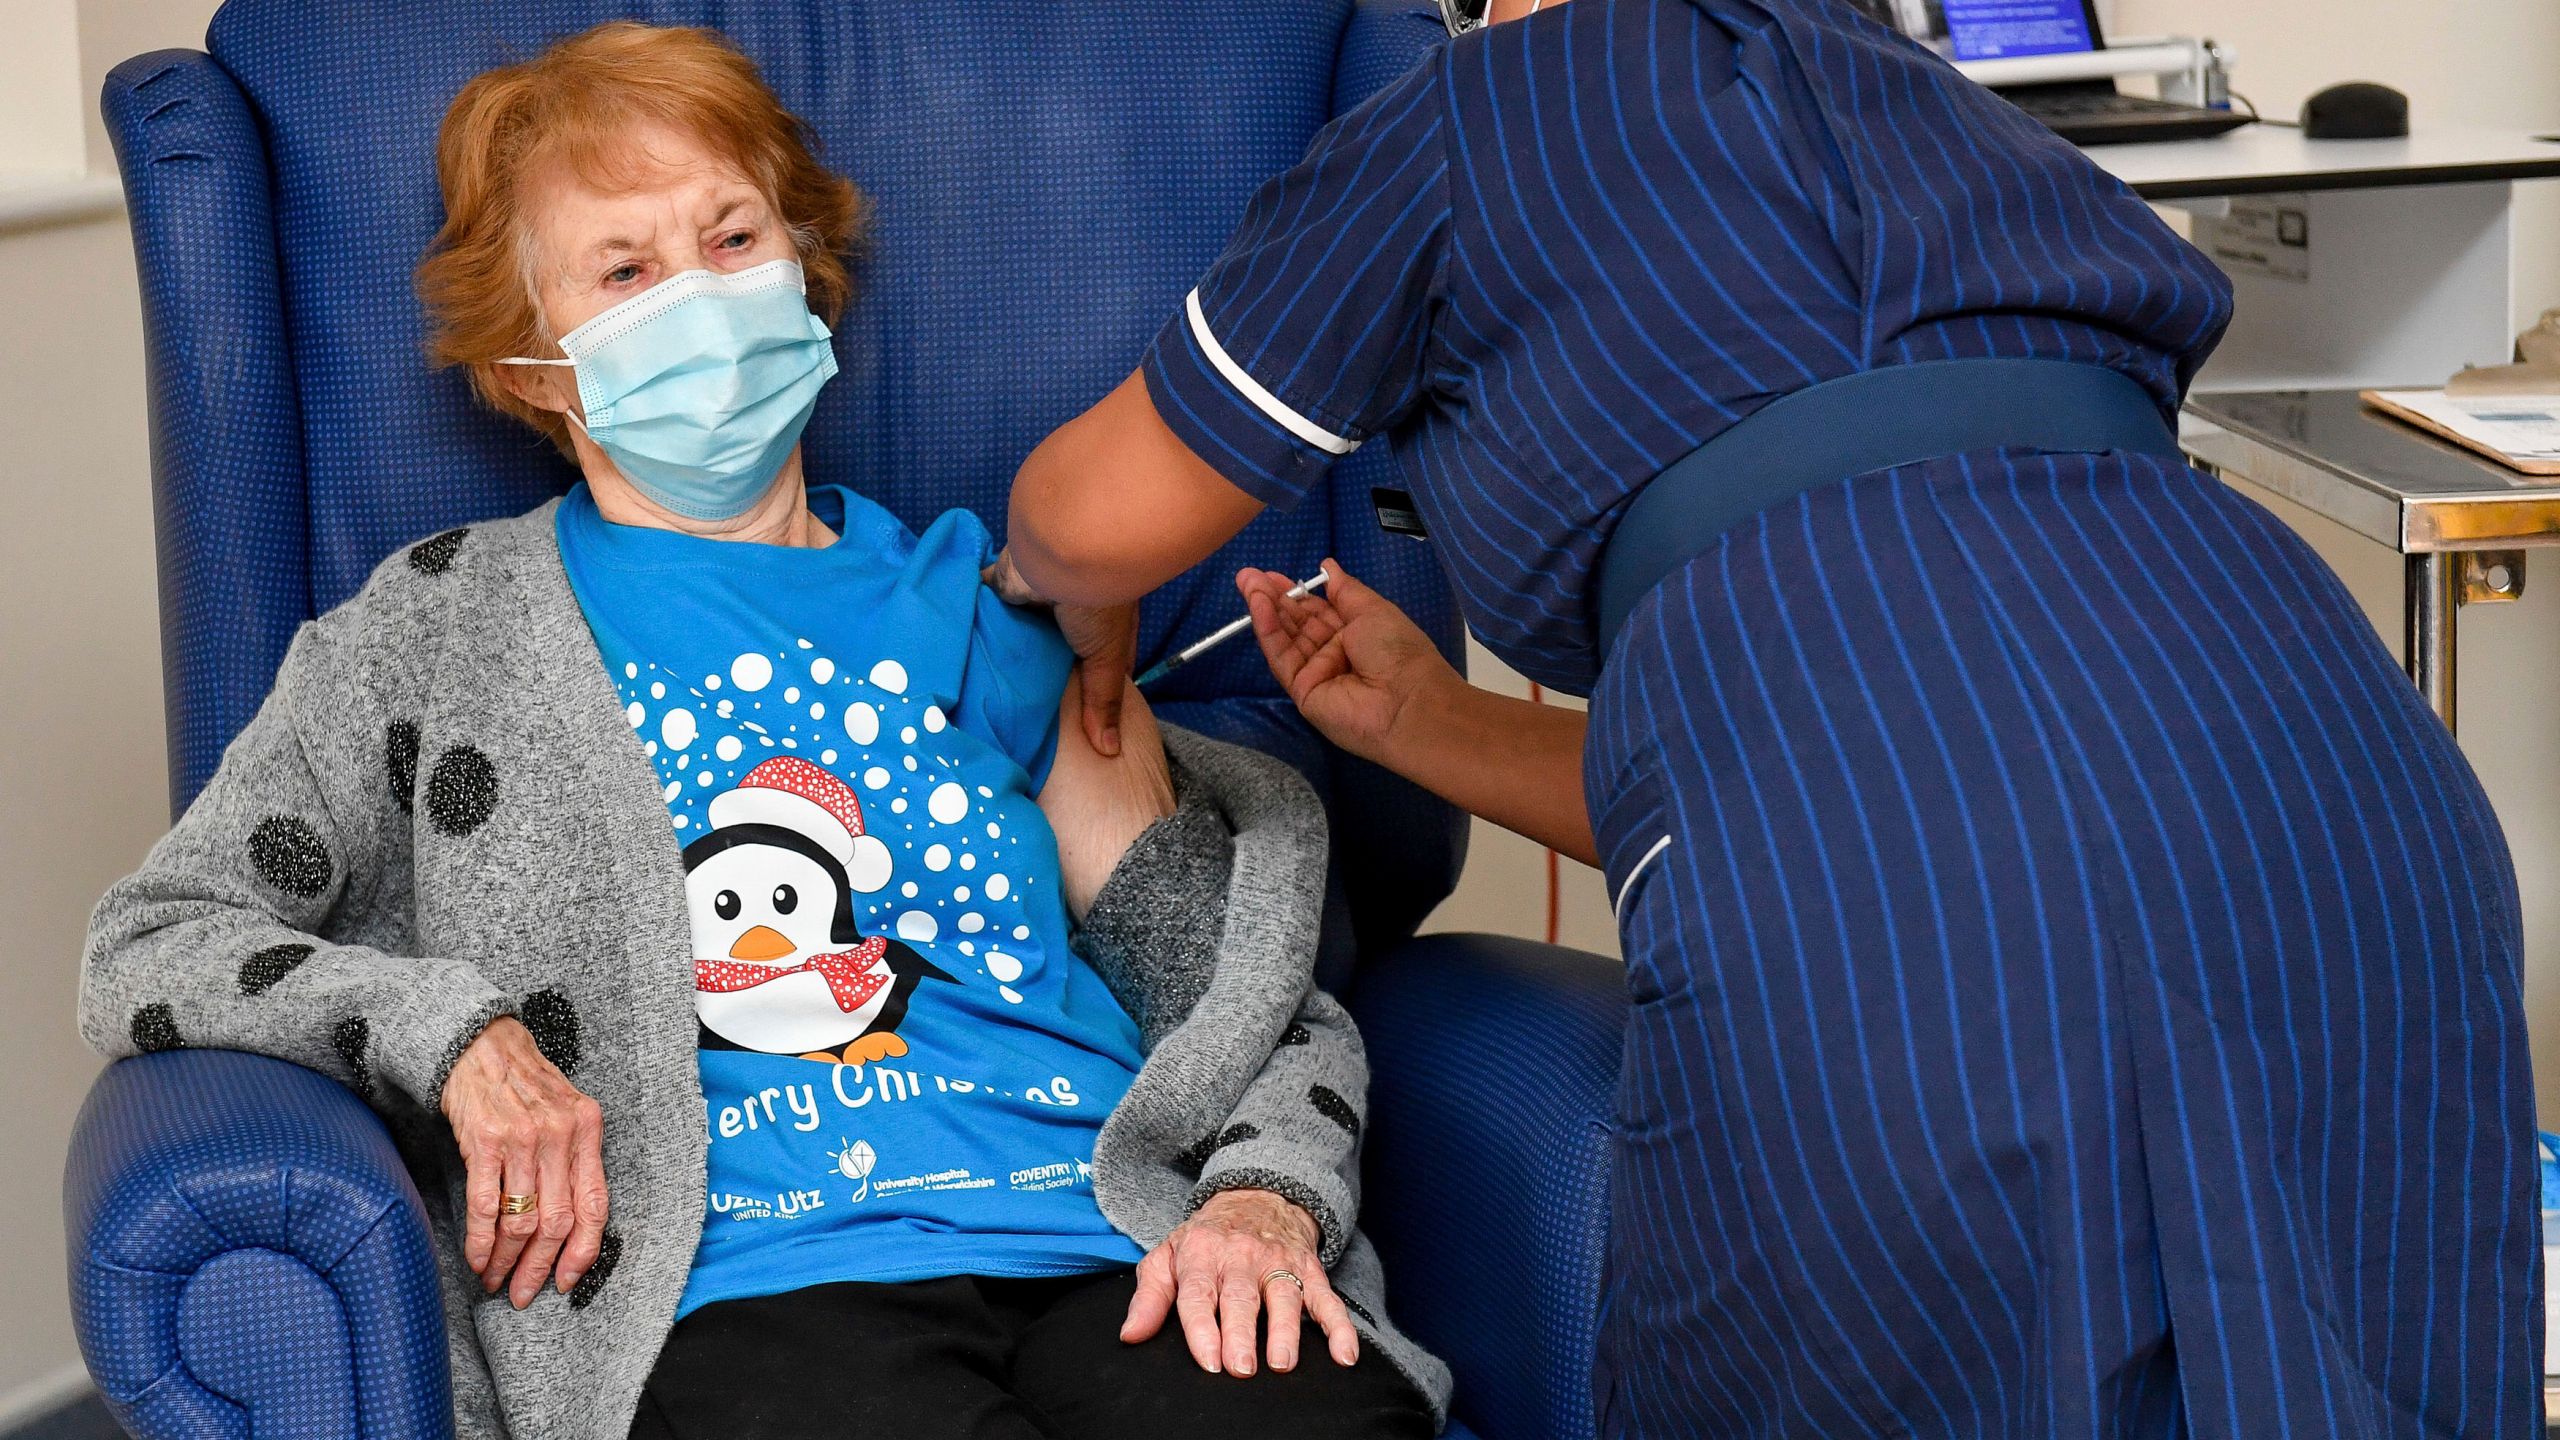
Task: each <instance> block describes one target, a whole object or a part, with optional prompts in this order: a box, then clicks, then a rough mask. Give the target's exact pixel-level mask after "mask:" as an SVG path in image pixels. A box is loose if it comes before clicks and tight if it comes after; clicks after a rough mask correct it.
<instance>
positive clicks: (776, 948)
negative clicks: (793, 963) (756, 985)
mask: <svg viewBox="0 0 2560 1440" xmlns="http://www.w3.org/2000/svg"><path fill="white" fill-rule="evenodd" d="M791 950H792V945H791V942H790V941H789V940H788V939H785V938H784V937H783V934H782V932H781V931H779V930H776V929H774V928H773V927H772V926H770V925H759V926H757V927H756V928H754V929H753V930H750V931H748V932H747V933H746V934H744V935H741V936H739V937H738V943H736V944H735V945H732V946H730V947H729V958H730V959H732V960H778V959H780V958H782V957H783V956H785V955H788V954H790V953H791Z"/></svg>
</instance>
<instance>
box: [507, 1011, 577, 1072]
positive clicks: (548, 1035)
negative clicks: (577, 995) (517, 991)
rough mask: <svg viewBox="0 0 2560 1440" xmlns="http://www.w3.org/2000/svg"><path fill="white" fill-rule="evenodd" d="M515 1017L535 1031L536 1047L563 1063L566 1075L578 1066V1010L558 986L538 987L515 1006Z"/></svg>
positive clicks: (550, 1058)
mask: <svg viewBox="0 0 2560 1440" xmlns="http://www.w3.org/2000/svg"><path fill="white" fill-rule="evenodd" d="M516 1019H518V1020H519V1021H522V1022H523V1024H524V1028H525V1029H527V1030H530V1031H532V1032H533V1043H534V1048H536V1049H538V1050H540V1051H541V1052H542V1058H544V1059H546V1060H548V1061H550V1062H551V1063H552V1064H554V1065H557V1066H559V1067H560V1073H561V1074H563V1075H566V1074H568V1073H569V1072H571V1071H573V1070H575V1069H577V1068H578V1054H579V1049H578V1012H577V1010H576V1009H575V1008H574V1007H572V1006H571V1005H570V1004H569V997H568V996H566V995H563V994H561V993H560V992H559V991H557V990H536V991H534V992H533V993H532V994H530V995H527V996H526V997H524V1003H523V1004H522V1005H519V1006H517V1007H516Z"/></svg>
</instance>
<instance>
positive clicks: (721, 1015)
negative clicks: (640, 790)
mask: <svg viewBox="0 0 2560 1440" xmlns="http://www.w3.org/2000/svg"><path fill="white" fill-rule="evenodd" d="M710 821H711V831H710V833H709V834H706V835H704V836H703V837H702V838H701V839H699V840H696V841H694V842H693V843H692V844H690V845H688V846H686V847H685V850H684V868H685V899H686V902H687V907H688V909H689V910H690V911H691V913H692V917H693V946H694V949H693V953H694V962H693V969H694V993H693V1003H694V1014H695V1015H696V1017H697V1018H698V1019H699V1020H700V1021H701V1026H702V1033H701V1044H702V1046H703V1048H705V1049H711V1050H757V1051H762V1052H764V1053H766V1054H770V1055H797V1056H799V1057H801V1058H802V1059H804V1060H825V1061H829V1062H831V1063H836V1064H844V1065H862V1064H869V1063H873V1062H876V1061H880V1060H886V1059H890V1058H893V1057H895V1056H899V1055H904V1054H906V1053H907V1042H906V1041H905V1040H903V1039H901V1038H900V1037H899V1035H898V1025H899V1023H900V1022H901V1021H903V1020H904V1019H905V1018H906V1014H907V1000H908V997H910V996H911V995H913V994H914V993H915V988H916V984H917V982H918V981H921V980H928V979H930V980H941V981H946V982H948V981H950V980H951V976H950V975H949V974H947V973H945V972H944V971H943V970H941V969H939V968H938V967H936V966H935V965H934V964H933V963H932V962H931V961H928V960H926V959H925V958H924V957H923V956H921V955H918V954H917V953H916V952H915V951H913V950H911V949H909V948H908V947H907V946H906V945H904V944H902V943H900V942H899V941H897V940H896V939H893V938H891V937H890V936H886V935H871V936H865V935H863V934H862V933H861V931H860V930H859V929H857V928H856V927H855V924H854V919H853V897H854V896H855V895H857V894H863V895H868V894H873V893H876V892H878V891H879V890H881V889H882V888H884V887H886V886H887V885H888V883H889V870H890V862H889V847H888V846H886V845H884V844H882V843H881V842H880V840H879V838H878V837H876V836H873V835H868V834H865V833H864V831H863V826H862V804H861V802H860V801H859V800H857V799H855V798H854V793H853V790H852V787H850V786H848V785H846V784H845V783H844V782H843V781H842V780H839V779H837V778H836V777H835V775H833V774H832V773H830V772H828V771H827V770H825V769H823V768H821V767H819V766H817V765H813V764H811V763H810V762H808V761H806V760H803V759H800V758H799V757H798V756H794V755H778V756H775V757H774V758H773V759H770V760H767V761H765V762H764V763H762V764H760V765H758V766H756V767H755V768H754V769H753V770H750V771H748V772H747V774H746V777H745V778H744V779H742V780H740V781H739V782H738V783H737V785H736V786H735V787H734V788H732V789H730V790H727V791H724V792H723V793H721V794H719V795H717V796H714V797H713V798H712V801H711V806H710Z"/></svg>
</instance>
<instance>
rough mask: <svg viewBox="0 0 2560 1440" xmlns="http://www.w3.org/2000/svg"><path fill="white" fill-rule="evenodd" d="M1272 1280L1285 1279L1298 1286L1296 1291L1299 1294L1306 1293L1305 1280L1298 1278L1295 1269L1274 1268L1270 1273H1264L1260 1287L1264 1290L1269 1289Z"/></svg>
mask: <svg viewBox="0 0 2560 1440" xmlns="http://www.w3.org/2000/svg"><path fill="white" fill-rule="evenodd" d="M1274 1280H1286V1281H1288V1282H1289V1283H1290V1284H1292V1285H1295V1286H1297V1287H1298V1293H1299V1294H1301V1295H1304V1294H1306V1293H1307V1282H1306V1281H1304V1280H1301V1279H1299V1278H1298V1272H1296V1271H1294V1270H1274V1271H1271V1272H1270V1273H1268V1274H1266V1275H1264V1276H1263V1277H1262V1288H1263V1289H1265V1290H1268V1289H1270V1288H1271V1282H1272V1281H1274Z"/></svg>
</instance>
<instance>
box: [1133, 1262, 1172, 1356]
mask: <svg viewBox="0 0 2560 1440" xmlns="http://www.w3.org/2000/svg"><path fill="white" fill-rule="evenodd" d="M1173 1297H1174V1283H1173V1251H1172V1249H1171V1247H1169V1246H1165V1245H1159V1246H1157V1247H1156V1248H1154V1249H1153V1250H1150V1251H1148V1252H1147V1258H1146V1259H1144V1260H1141V1261H1139V1262H1138V1293H1137V1294H1135V1295H1132V1296H1130V1297H1129V1318H1127V1319H1126V1320H1123V1321H1121V1322H1120V1338H1121V1339H1122V1340H1123V1341H1125V1342H1127V1343H1128V1344H1131V1345H1135V1344H1137V1343H1139V1342H1140V1341H1142V1340H1151V1339H1154V1338H1155V1333H1156V1332H1157V1331H1158V1330H1161V1329H1163V1328H1164V1317H1165V1316H1167V1315H1170V1314H1172V1313H1173Z"/></svg>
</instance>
